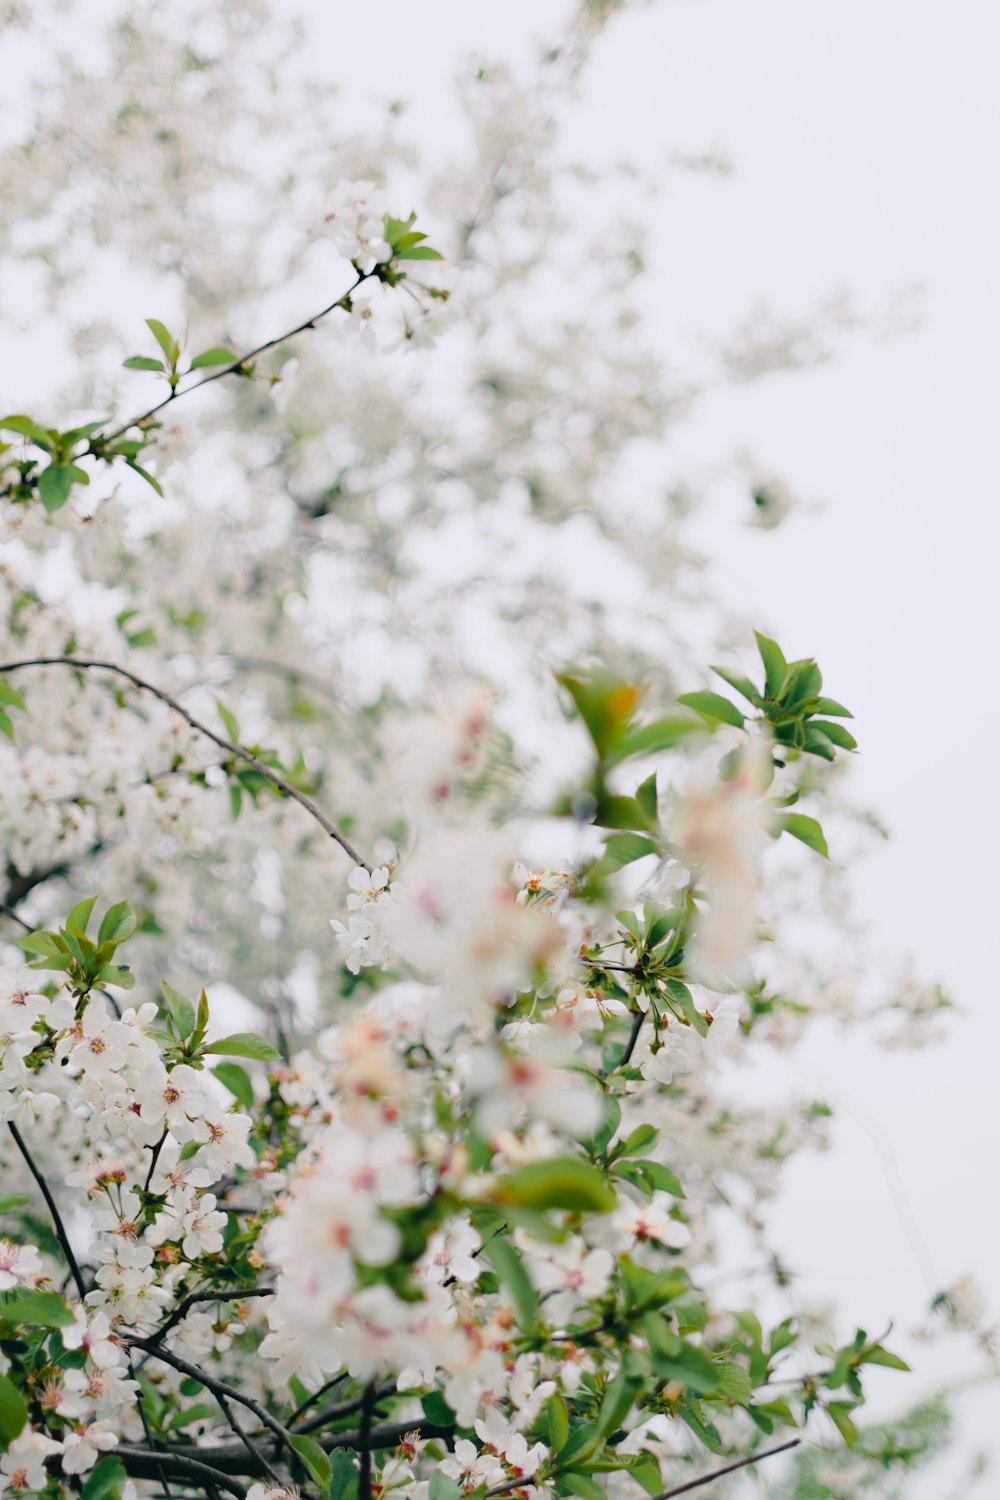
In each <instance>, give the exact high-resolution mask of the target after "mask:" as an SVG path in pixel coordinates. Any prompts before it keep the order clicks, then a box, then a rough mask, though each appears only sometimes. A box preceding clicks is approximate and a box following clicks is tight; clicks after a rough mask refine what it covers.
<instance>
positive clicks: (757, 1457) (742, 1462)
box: [653, 1438, 802, 1500]
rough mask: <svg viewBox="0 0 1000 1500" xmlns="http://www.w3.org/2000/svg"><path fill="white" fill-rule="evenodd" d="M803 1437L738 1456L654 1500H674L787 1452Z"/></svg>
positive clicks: (656, 1496) (663, 1491)
mask: <svg viewBox="0 0 1000 1500" xmlns="http://www.w3.org/2000/svg"><path fill="white" fill-rule="evenodd" d="M801 1441H802V1439H801V1438H792V1439H791V1440H790V1441H789V1442H787V1443H779V1444H778V1446H777V1447H776V1448H765V1449H764V1452H763V1453H751V1454H750V1455H749V1456H748V1457H747V1458H738V1459H737V1460H736V1462H735V1463H732V1464H725V1465H724V1466H723V1467H722V1468H721V1469H713V1470H712V1472H711V1474H703V1475H702V1476H701V1478H700V1479H689V1480H688V1482H687V1483H686V1484H678V1485H675V1487H674V1488H673V1489H672V1490H662V1491H661V1493H660V1494H659V1495H654V1496H653V1500H673V1496H674V1495H686V1494H687V1493H688V1491H689V1490H698V1489H700V1488H701V1487H702V1485H703V1484H711V1483H712V1482H713V1481H714V1480H716V1479H721V1478H722V1476H723V1475H724V1474H735V1472H736V1470H737V1469H746V1468H748V1467H749V1466H750V1465H751V1464H759V1463H760V1462H761V1460H762V1459H765V1458H773V1457H774V1455H775V1454H776V1453H787V1452H788V1450H789V1448H797V1447H798V1446H799V1444H800V1443H801Z"/></svg>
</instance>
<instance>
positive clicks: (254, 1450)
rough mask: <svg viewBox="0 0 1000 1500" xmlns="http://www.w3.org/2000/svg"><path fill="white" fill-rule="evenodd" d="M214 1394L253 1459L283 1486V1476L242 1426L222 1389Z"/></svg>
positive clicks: (275, 1481)
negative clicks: (272, 1465) (273, 1467)
mask: <svg viewBox="0 0 1000 1500" xmlns="http://www.w3.org/2000/svg"><path fill="white" fill-rule="evenodd" d="M213 1394H214V1396H215V1399H216V1401H217V1402H218V1404H219V1408H220V1410H221V1412H222V1415H223V1416H224V1417H225V1419H226V1421H227V1422H228V1423H229V1425H230V1427H231V1428H232V1430H233V1432H235V1434H236V1436H237V1437H238V1438H239V1440H240V1442H241V1443H242V1444H243V1446H244V1448H245V1449H246V1450H247V1452H248V1453H249V1454H250V1457H251V1458H253V1459H255V1460H256V1462H257V1463H259V1464H260V1466H261V1468H262V1469H263V1470H264V1473H265V1474H266V1475H267V1477H268V1479H270V1480H272V1481H273V1482H274V1483H275V1484H276V1485H278V1486H279V1488H280V1487H281V1477H280V1475H279V1474H277V1473H276V1471H275V1470H274V1469H272V1467H271V1465H270V1463H269V1462H268V1460H267V1456H266V1455H265V1454H264V1453H263V1452H262V1451H261V1449H260V1448H259V1447H258V1446H257V1444H256V1443H255V1442H254V1440H253V1438H252V1437H250V1435H249V1433H247V1432H244V1430H243V1428H242V1427H241V1426H240V1424H239V1422H237V1420H236V1417H235V1415H234V1414H233V1409H232V1407H231V1406H230V1404H229V1402H228V1401H227V1400H226V1398H225V1396H223V1395H222V1393H221V1392H220V1391H215V1392H213Z"/></svg>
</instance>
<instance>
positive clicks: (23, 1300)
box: [0, 1292, 73, 1328]
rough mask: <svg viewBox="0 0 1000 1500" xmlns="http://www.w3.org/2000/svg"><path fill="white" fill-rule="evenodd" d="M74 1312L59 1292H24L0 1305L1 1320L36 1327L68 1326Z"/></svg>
mask: <svg viewBox="0 0 1000 1500" xmlns="http://www.w3.org/2000/svg"><path fill="white" fill-rule="evenodd" d="M72 1321H73V1314H72V1313H71V1312H70V1310H69V1308H68V1307H67V1306H66V1304H65V1302H64V1301H63V1299H62V1298H61V1297H60V1296H59V1294H58V1293H57V1292H24V1293H23V1294H22V1295H21V1296H18V1297H12V1298H11V1300H10V1301H9V1302H4V1303H3V1304H2V1305H0V1322H3V1323H11V1324H14V1323H28V1324H30V1325H31V1326H32V1327H34V1328H68V1327H69V1325H70V1324H71V1323H72Z"/></svg>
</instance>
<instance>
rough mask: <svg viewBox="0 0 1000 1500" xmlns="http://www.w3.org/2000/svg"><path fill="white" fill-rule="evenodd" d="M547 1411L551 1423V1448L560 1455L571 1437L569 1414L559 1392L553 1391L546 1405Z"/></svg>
mask: <svg viewBox="0 0 1000 1500" xmlns="http://www.w3.org/2000/svg"><path fill="white" fill-rule="evenodd" d="M545 1410H546V1415H547V1416H548V1421H549V1448H550V1449H551V1451H552V1452H553V1453H558V1451H559V1449H560V1448H561V1447H562V1446H563V1444H564V1443H565V1442H566V1439H567V1438H568V1437H569V1414H568V1412H567V1411H566V1403H565V1401H564V1400H563V1398H562V1397H561V1396H560V1394H559V1392H558V1391H553V1393H552V1395H551V1396H550V1397H549V1399H548V1401H547V1402H546V1403H545Z"/></svg>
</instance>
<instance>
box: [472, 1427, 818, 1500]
mask: <svg viewBox="0 0 1000 1500" xmlns="http://www.w3.org/2000/svg"><path fill="white" fill-rule="evenodd" d="M801 1441H802V1439H801V1438H792V1439H791V1440H790V1441H789V1442H787V1443H779V1444H778V1446H777V1447H776V1448H765V1449H764V1452H763V1453H751V1454H750V1455H749V1456H748V1457H747V1458H738V1459H737V1460H736V1462H735V1463H732V1464H725V1465H723V1467H722V1468H721V1469H713V1470H712V1472H711V1474H703V1475H702V1476H701V1478H700V1479H689V1480H688V1481H687V1483H686V1484H678V1485H675V1487H674V1488H673V1489H672V1490H662V1491H661V1493H660V1494H659V1495H654V1496H653V1500H673V1496H674V1495H686V1494H687V1493H688V1491H689V1490H697V1489H701V1487H702V1485H704V1484H711V1483H712V1482H713V1481H714V1480H716V1479H721V1478H722V1476H723V1475H724V1474H735V1473H736V1470H737V1469H746V1468H748V1467H749V1466H750V1465H751V1464H759V1463H760V1462H761V1460H762V1459H765V1458H773V1457H774V1455H775V1454H776V1453H787V1452H788V1450H789V1448H797V1447H798V1446H799V1444H800V1443H801ZM490 1493H492V1491H491V1492H490Z"/></svg>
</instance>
